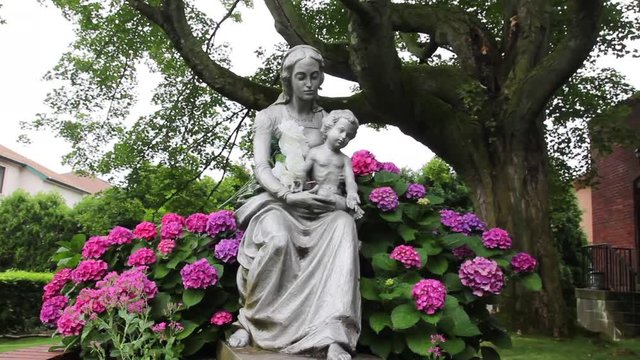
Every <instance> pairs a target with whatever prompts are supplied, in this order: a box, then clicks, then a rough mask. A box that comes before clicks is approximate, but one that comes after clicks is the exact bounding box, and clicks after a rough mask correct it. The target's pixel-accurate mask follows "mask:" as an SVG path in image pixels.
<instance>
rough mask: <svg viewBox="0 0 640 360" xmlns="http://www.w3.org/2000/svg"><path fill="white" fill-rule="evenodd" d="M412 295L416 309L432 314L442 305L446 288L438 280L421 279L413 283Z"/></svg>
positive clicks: (445, 295)
mask: <svg viewBox="0 0 640 360" xmlns="http://www.w3.org/2000/svg"><path fill="white" fill-rule="evenodd" d="M412 295H413V298H414V299H415V301H416V307H417V308H418V310H421V311H424V312H425V313H427V314H429V315H432V314H435V312H436V311H438V310H440V309H442V308H443V307H444V301H445V299H446V297H447V288H446V287H445V286H444V284H443V283H441V282H440V281H438V280H434V279H422V280H420V281H418V282H417V283H416V284H415V285H413V291H412Z"/></svg>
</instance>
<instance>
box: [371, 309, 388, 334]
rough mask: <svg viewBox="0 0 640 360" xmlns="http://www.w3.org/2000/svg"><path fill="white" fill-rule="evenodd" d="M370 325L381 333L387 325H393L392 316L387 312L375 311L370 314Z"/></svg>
mask: <svg viewBox="0 0 640 360" xmlns="http://www.w3.org/2000/svg"><path fill="white" fill-rule="evenodd" d="M369 326H371V329H372V330H373V331H375V332H376V334H379V333H380V331H382V329H384V328H385V327H388V328H391V327H392V324H391V317H390V316H389V314H387V313H383V312H375V313H373V314H371V316H369Z"/></svg>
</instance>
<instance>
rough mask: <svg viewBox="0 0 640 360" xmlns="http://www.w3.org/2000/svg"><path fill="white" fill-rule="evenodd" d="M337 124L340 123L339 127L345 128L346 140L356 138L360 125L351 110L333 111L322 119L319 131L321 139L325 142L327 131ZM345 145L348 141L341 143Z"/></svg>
mask: <svg viewBox="0 0 640 360" xmlns="http://www.w3.org/2000/svg"><path fill="white" fill-rule="evenodd" d="M339 122H340V123H341V126H344V127H345V131H346V135H347V137H348V139H349V140H353V138H354V137H356V133H357V132H358V126H360V124H359V123H358V119H356V116H355V115H354V114H353V113H352V112H351V110H333V111H332V112H330V113H329V114H327V116H325V117H324V118H323V119H322V128H321V129H320V132H322V136H323V138H324V139H325V140H326V138H327V134H328V133H329V131H331V129H333V128H334V127H335V126H336V124H338V123H339ZM347 143H348V141H347V142H346V143H343V145H344V146H346V145H347Z"/></svg>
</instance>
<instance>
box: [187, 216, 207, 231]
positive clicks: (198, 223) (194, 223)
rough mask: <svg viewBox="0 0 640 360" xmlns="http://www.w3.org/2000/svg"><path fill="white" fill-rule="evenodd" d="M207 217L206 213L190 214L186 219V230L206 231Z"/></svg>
mask: <svg viewBox="0 0 640 360" xmlns="http://www.w3.org/2000/svg"><path fill="white" fill-rule="evenodd" d="M207 218H208V217H207V215H206V214H201V213H195V214H191V215H190V216H189V217H188V218H187V221H186V225H187V230H189V231H190V232H192V233H198V234H199V233H203V232H205V231H207Z"/></svg>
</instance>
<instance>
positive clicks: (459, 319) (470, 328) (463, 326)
mask: <svg viewBox="0 0 640 360" xmlns="http://www.w3.org/2000/svg"><path fill="white" fill-rule="evenodd" d="M445 316H446V317H449V318H451V319H452V320H453V324H454V326H453V331H452V333H453V334H454V335H457V336H476V335H480V334H481V332H480V329H478V327H477V326H476V325H475V324H474V323H473V322H472V321H471V319H470V318H469V315H468V314H467V313H466V312H465V311H464V309H463V308H462V307H457V308H455V309H454V310H452V311H449V310H446V315H445Z"/></svg>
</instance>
